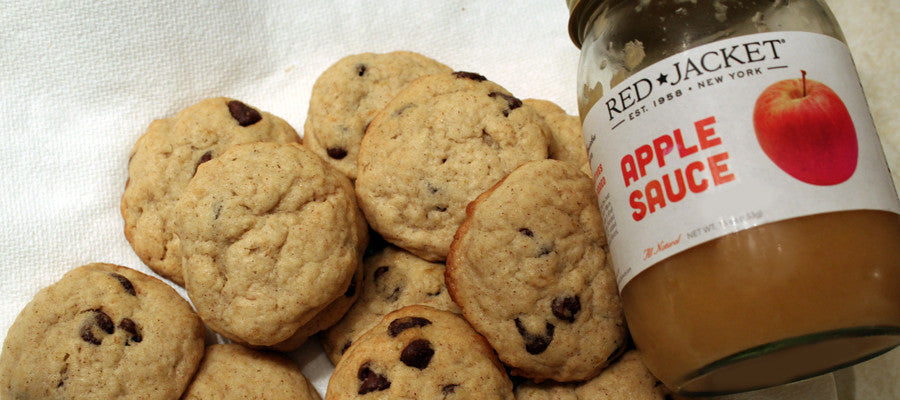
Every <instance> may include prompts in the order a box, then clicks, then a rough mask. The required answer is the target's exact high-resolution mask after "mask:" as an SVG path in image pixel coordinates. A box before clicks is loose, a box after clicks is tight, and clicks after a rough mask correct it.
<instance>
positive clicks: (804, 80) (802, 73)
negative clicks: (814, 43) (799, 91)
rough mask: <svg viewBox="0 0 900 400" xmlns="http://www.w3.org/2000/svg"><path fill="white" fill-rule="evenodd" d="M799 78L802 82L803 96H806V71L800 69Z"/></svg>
mask: <svg viewBox="0 0 900 400" xmlns="http://www.w3.org/2000/svg"><path fill="white" fill-rule="evenodd" d="M800 76H801V78H800V79H801V80H802V82H803V97H806V71H804V70H802V69H801V70H800Z"/></svg>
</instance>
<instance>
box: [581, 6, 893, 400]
mask: <svg viewBox="0 0 900 400" xmlns="http://www.w3.org/2000/svg"><path fill="white" fill-rule="evenodd" d="M568 3H569V4H568V5H569V8H570V11H571V19H570V25H569V29H570V34H571V36H572V39H573V41H574V42H575V43H576V45H578V46H579V47H580V48H581V49H582V59H581V63H580V67H579V77H578V81H579V88H578V104H579V113H580V114H581V116H582V119H584V118H585V117H586V115H587V114H588V112H589V111H591V109H592V107H594V105H595V103H597V102H598V100H600V99H601V98H602V97H603V95H604V90H606V91H607V92H608V91H610V89H611V88H613V87H616V85H617V84H618V83H620V82H622V81H623V80H624V79H626V78H628V77H629V76H631V75H633V74H636V73H638V72H639V71H641V70H642V69H644V68H645V67H648V66H650V65H652V64H654V63H656V62H658V61H660V60H663V59H665V58H667V57H670V56H672V55H675V54H678V53H681V52H683V51H685V50H688V49H691V48H694V47H697V46H701V45H705V44H709V43H713V42H716V41H719V40H722V39H727V38H734V37H739V36H742V35H748V34H756V33H761V32H777V31H802V32H812V33H817V34H823V35H827V36H830V37H832V38H835V39H838V40H840V41H841V42H843V41H844V39H843V35H842V33H841V32H840V29H839V28H838V26H837V24H836V22H835V20H834V17H833V16H832V15H831V13H830V11H829V10H828V8H827V6H825V5H824V4H823V3H822V2H821V1H817V0H776V1H726V0H721V1H720V0H716V1H711V0H697V1H690V0H670V1H664V0H659V1H657V0H650V1H648V0H644V1H639V0H625V1H622V0H619V1H616V0H568ZM852 79H856V78H855V76H854V77H853V78H852ZM586 140H587V139H586ZM589 145H590V144H589ZM601 146H602V144H601ZM594 167H595V168H596V165H594ZM894 195H896V194H895V193H894ZM813 201H815V199H813ZM621 294H622V298H623V304H624V308H625V314H626V319H627V321H628V326H629V329H630V332H631V334H632V337H633V340H634V342H635V344H636V345H637V347H638V348H639V349H640V350H641V351H642V353H643V355H644V360H645V362H646V364H647V366H648V367H649V368H650V370H651V371H652V372H653V373H654V374H655V375H656V376H657V377H658V378H660V380H661V381H662V382H663V383H665V384H666V385H667V386H669V387H670V388H671V389H673V390H675V391H677V392H679V393H681V394H687V395H715V394H727V393H737V392H742V391H747V390H753V389H759V388H763V387H769V386H775V385H779V384H785V383H789V382H793V381H797V380H800V379H804V378H808V377H811V376H815V375H819V374H822V373H826V372H830V371H833V370H836V369H839V368H842V367H846V366H849V365H852V364H854V363H857V362H860V361H863V360H866V359H869V358H871V357H875V356H877V355H879V354H882V353H884V352H886V351H888V350H890V349H892V348H893V347H895V346H897V345H898V344H900V215H898V214H896V213H893V212H888V211H880V210H852V209H851V210H846V211H839V212H827V213H820V214H814V215H807V216H802V217H797V218H790V219H786V220H779V221H775V222H769V223H765V224H762V225H759V226H755V227H752V228H749V229H745V230H740V231H738V232H736V233H730V234H727V235H725V236H721V237H718V238H716V239H712V240H710V241H707V242H705V243H703V244H700V245H697V246H694V247H691V248H688V249H687V250H684V251H681V252H678V253H676V254H674V255H672V256H669V257H668V258H665V259H663V260H662V261H659V262H657V263H655V264H653V265H652V266H650V267H649V268H647V269H646V270H643V272H640V273H639V274H638V275H636V276H635V277H634V278H633V279H631V280H630V281H628V283H627V284H625V285H624V287H622V288H621Z"/></svg>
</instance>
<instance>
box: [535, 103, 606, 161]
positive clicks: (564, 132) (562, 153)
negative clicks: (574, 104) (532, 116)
mask: <svg viewBox="0 0 900 400" xmlns="http://www.w3.org/2000/svg"><path fill="white" fill-rule="evenodd" d="M522 102H523V103H525V104H528V105H530V106H531V107H532V108H534V110H535V111H537V113H538V114H540V116H541V117H543V118H544V121H545V122H546V123H547V126H548V127H549V128H550V149H549V150H550V158H552V159H554V160H560V161H566V162H569V163H572V164H573V165H575V166H576V167H578V168H579V169H581V170H582V171H584V173H586V174H588V175H592V173H591V162H590V160H589V159H588V153H587V146H585V145H584V136H583V135H582V132H581V118H578V117H577V116H575V115H569V114H568V113H566V110H563V109H562V107H560V106H559V105H557V104H556V103H553V102H551V101H547V100H540V99H525V100H522Z"/></svg>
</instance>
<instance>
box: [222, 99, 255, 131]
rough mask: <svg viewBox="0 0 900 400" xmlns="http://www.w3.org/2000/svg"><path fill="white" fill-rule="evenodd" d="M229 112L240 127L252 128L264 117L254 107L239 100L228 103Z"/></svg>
mask: <svg viewBox="0 0 900 400" xmlns="http://www.w3.org/2000/svg"><path fill="white" fill-rule="evenodd" d="M228 112H230V113H231V117H232V118H234V120H235V121H237V122H238V125H240V126H250V125H253V124H255V123H257V122H259V120H261V119H262V115H261V114H260V113H259V111H256V110H254V109H253V108H252V107H250V106H248V105H246V104H244V103H241V102H240V101H237V100H231V101H229V102H228Z"/></svg>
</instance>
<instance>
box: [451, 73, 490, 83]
mask: <svg viewBox="0 0 900 400" xmlns="http://www.w3.org/2000/svg"><path fill="white" fill-rule="evenodd" d="M453 76H455V77H457V78H463V79H471V80H473V81H476V82H481V81H486V80H487V78H485V77H484V76H483V75H481V74H476V73H474V72H466V71H456V72H454V73H453Z"/></svg>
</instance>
